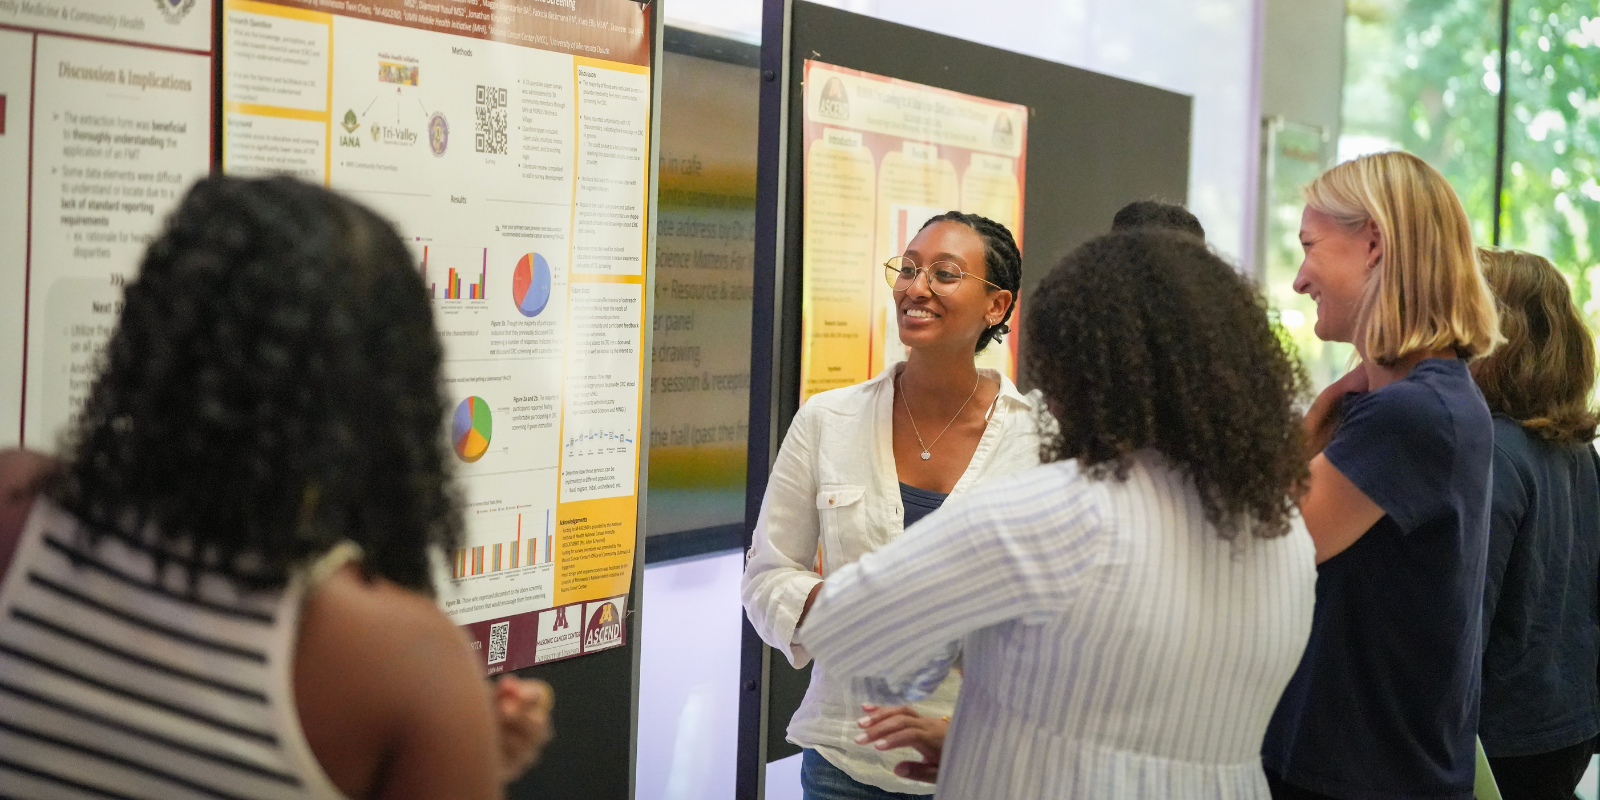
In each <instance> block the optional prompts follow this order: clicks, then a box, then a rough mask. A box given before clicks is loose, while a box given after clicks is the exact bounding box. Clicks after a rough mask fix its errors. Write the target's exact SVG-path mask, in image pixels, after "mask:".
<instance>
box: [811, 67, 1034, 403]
mask: <svg viewBox="0 0 1600 800" xmlns="http://www.w3.org/2000/svg"><path fill="white" fill-rule="evenodd" d="M1027 124H1028V108H1027V107H1026V106H1022V105H1016V104H1013V103H1003V102H999V101H995V100H989V99H985V98H981V97H974V96H972V95H966V94H960V93H958V92H951V91H947V90H944V89H938V88H935V87H932V86H924V85H922V84H916V83H911V82H908V81H901V80H896V79H893V78H886V77H882V76H879V75H872V74H870V73H866V72H861V71H858V70H851V69H845V68H842V67H836V66H833V65H831V64H824V63H822V62H820V61H807V62H806V75H805V105H804V128H805V204H804V209H803V211H802V243H803V244H802V257H801V271H802V274H803V279H802V282H801V344H800V399H801V401H802V402H804V401H805V400H806V399H807V398H809V397H811V395H814V394H816V393H818V392H822V391H827V390H828V389H836V388H839V387H841V386H850V385H852V384H856V383H860V382H861V381H864V380H867V379H869V378H871V377H873V376H874V375H876V374H878V372H879V371H881V370H883V369H884V368H885V367H887V366H890V365H892V364H894V363H896V362H899V361H903V360H904V359H905V347H904V346H903V345H902V344H901V343H900V340H899V336H898V334H897V332H896V328H895V326H894V324H893V322H892V321H893V319H894V315H893V302H894V299H893V296H892V292H891V291H890V289H889V287H888V286H887V285H886V284H885V283H884V281H883V268H882V264H883V262H884V261H886V260H888V259H889V258H891V257H893V256H897V255H900V254H901V253H902V252H903V251H904V250H905V247H906V244H907V243H908V242H910V240H911V238H912V237H914V236H916V234H917V231H918V230H920V229H921V227H922V225H923V223H924V222H926V221H927V220H928V219H929V218H931V217H933V216H935V215H937V214H942V213H944V212H946V211H952V210H958V211H965V212H968V213H972V214H980V215H982V216H985V217H989V218H990V219H993V220H995V221H996V222H999V223H1001V224H1003V225H1005V226H1006V227H1007V228H1009V229H1010V230H1011V232H1012V234H1013V235H1014V236H1015V237H1016V239H1017V244H1018V246H1021V244H1022V201H1023V177H1024V168H1025V164H1026V155H1027V146H1026V145H1027ZM1014 341H1015V340H1013V341H1012V344H1011V346H1001V347H991V348H989V349H987V350H986V351H984V353H982V354H981V355H980V356H979V362H980V366H984V367H993V368H996V369H999V370H1001V371H1003V372H1005V373H1006V374H1007V375H1011V376H1013V377H1015V368H1014V362H1015V357H1014V356H1015V350H1014Z"/></svg>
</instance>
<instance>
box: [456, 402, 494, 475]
mask: <svg viewBox="0 0 1600 800" xmlns="http://www.w3.org/2000/svg"><path fill="white" fill-rule="evenodd" d="M493 434H494V420H493V419H492V418H491V417H490V416H489V404H488V403H487V402H485V401H484V399H483V398H481V397H468V398H467V399H465V400H462V401H461V404H460V405H458V406H456V413H455V418H454V420H453V421H452V422H451V424H450V444H451V446H452V447H454V448H455V451H456V456H457V457H458V458H460V459H461V460H462V461H465V462H467V463H468V464H471V463H472V462H474V461H477V460H478V459H480V458H483V454H484V453H487V452H489V439H490V438H491V437H492V436H493Z"/></svg>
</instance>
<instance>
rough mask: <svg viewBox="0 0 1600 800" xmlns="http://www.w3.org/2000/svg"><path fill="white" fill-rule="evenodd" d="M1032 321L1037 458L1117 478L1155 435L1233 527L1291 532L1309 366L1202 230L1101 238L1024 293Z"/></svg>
mask: <svg viewBox="0 0 1600 800" xmlns="http://www.w3.org/2000/svg"><path fill="white" fill-rule="evenodd" d="M1025 326H1026V333H1027V336H1028V339H1027V347H1026V348H1025V350H1024V353H1025V354H1026V355H1025V359H1024V367H1025V369H1026V371H1027V375H1028V377H1029V378H1030V379H1031V380H1032V381H1033V384H1034V386H1036V387H1037V388H1038V389H1039V390H1040V391H1041V392H1042V393H1043V395H1044V399H1045V401H1046V402H1045V406H1046V407H1047V408H1048V409H1049V413H1052V414H1053V415H1054V416H1055V417H1056V419H1055V420H1049V419H1045V420H1041V422H1042V423H1044V424H1041V426H1040V430H1041V431H1043V432H1044V433H1043V434H1042V435H1043V437H1044V444H1043V447H1042V450H1041V454H1040V457H1041V460H1043V461H1046V462H1050V461H1061V460H1065V459H1077V460H1078V462H1079V463H1080V465H1081V466H1082V467H1084V470H1085V472H1086V473H1087V474H1089V475H1092V476H1094V477H1096V478H1102V479H1103V478H1105V477H1107V476H1108V475H1113V474H1114V475H1115V476H1116V477H1117V478H1118V479H1122V478H1125V477H1126V474H1127V466H1128V461H1127V457H1128V456H1129V455H1131V454H1132V453H1133V452H1134V451H1136V450H1141V449H1145V448H1151V449H1154V450H1156V451H1158V452H1160V453H1162V454H1163V455H1164V456H1165V457H1166V458H1167V459H1168V460H1169V461H1170V462H1172V463H1173V464H1174V465H1177V466H1179V467H1181V468H1183V469H1184V470H1186V471H1187V472H1188V474H1189V475H1190V476H1191V477H1192V479H1193V480H1194V483H1195V487H1196V489H1197V490H1198V492H1199V495H1200V501H1201V503H1202V506H1203V507H1204V509H1205V514H1206V518H1207V519H1208V520H1209V521H1210V522H1211V523H1212V525H1213V526H1215V527H1216V529H1217V531H1218V532H1219V534H1220V535H1222V536H1223V537H1224V538H1228V539H1231V538H1234V536H1235V535H1236V534H1235V533H1234V531H1236V530H1237V528H1238V527H1240V526H1245V527H1248V528H1249V529H1250V530H1251V531H1252V532H1253V535H1254V536H1256V537H1258V538H1263V539H1265V538H1272V537H1275V536H1281V535H1283V534H1284V533H1287V532H1288V530H1289V521H1290V519H1291V517H1292V514H1293V513H1294V507H1295V501H1296V498H1297V497H1298V495H1299V494H1300V492H1301V491H1302V489H1303V487H1304V485H1305V482H1306V480H1307V478H1308V475H1309V467H1308V464H1307V460H1306V455H1305V449H1304V447H1305V443H1304V434H1303V433H1302V430H1301V424H1300V420H1299V417H1298V415H1297V414H1296V413H1295V410H1294V403H1295V401H1296V400H1297V399H1299V398H1301V397H1303V396H1304V393H1305V390H1306V376H1305V371H1304V369H1303V368H1302V367H1301V366H1300V363H1299V360H1298V359H1297V358H1296V357H1295V355H1294V353H1293V351H1292V347H1293V346H1292V345H1291V344H1289V343H1288V342H1289V340H1288V337H1287V336H1286V335H1285V334H1284V332H1283V331H1282V329H1281V328H1280V326H1279V325H1277V324H1276V323H1275V322H1273V321H1272V320H1271V318H1269V316H1268V313H1267V308H1266V304H1265V301H1264V300H1263V299H1262V297H1261V294H1260V293H1259V292H1258V291H1257V290H1256V289H1255V288H1254V287H1253V286H1252V285H1251V284H1250V283H1249V282H1248V281H1247V280H1246V279H1245V278H1244V277H1243V276H1241V275H1239V274H1238V273H1237V272H1235V271H1234V270H1233V269H1232V268H1231V267H1229V266H1228V264H1227V263H1225V262H1224V261H1223V260H1222V259H1221V258H1219V257H1217V256H1216V255H1215V254H1213V253H1212V252H1211V251H1210V250H1208V249H1207V248H1206V246H1205V244H1204V243H1202V242H1201V241H1200V240H1198V239H1196V238H1194V237H1193V236H1189V235H1187V234H1182V233H1176V232H1172V231H1164V230H1157V229H1150V228H1145V229H1140V230H1135V231H1130V232H1126V233H1112V234H1108V235H1105V236H1101V237H1099V238H1096V239H1093V240H1091V241H1089V242H1088V243H1086V244H1084V245H1082V246H1081V247H1079V248H1078V249H1076V250H1074V251H1073V252H1072V253H1070V254H1068V255H1067V257H1066V258H1065V259H1063V260H1062V262H1061V263H1060V264H1059V265H1057V266H1056V267H1055V269H1054V270H1052V271H1051V272H1050V274H1049V275H1047V276H1046V277H1045V278H1044V280H1043V281H1041V282H1040V284H1039V287H1038V288H1037V289H1036V290H1035V291H1034V292H1033V293H1032V294H1031V295H1030V296H1029V306H1028V317H1027V320H1026V322H1025ZM1053 423H1058V424H1053Z"/></svg>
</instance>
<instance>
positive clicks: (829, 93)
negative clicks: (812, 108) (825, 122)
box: [817, 78, 850, 119]
mask: <svg viewBox="0 0 1600 800" xmlns="http://www.w3.org/2000/svg"><path fill="white" fill-rule="evenodd" d="M817 114H818V115H819V116H823V117H832V118H833V119H849V118H850V95H848V94H846V93H845V90H844V81H841V80H839V79H838V78H829V79H828V82H827V83H825V84H823V85H822V99H820V100H818V101H817Z"/></svg>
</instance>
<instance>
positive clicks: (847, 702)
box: [740, 365, 1039, 794]
mask: <svg viewBox="0 0 1600 800" xmlns="http://www.w3.org/2000/svg"><path fill="white" fill-rule="evenodd" d="M899 369H901V367H899V366H898V365H897V366H895V367H890V368H888V369H885V370H884V371H883V372H881V373H879V375H878V377H876V378H873V379H872V380H869V381H867V382H865V383H860V384H857V385H855V386H849V387H845V388H842V389H834V390H831V391H827V392H823V393H821V394H818V395H816V396H814V397H812V398H811V399H810V400H808V401H807V402H806V404H805V405H804V406H801V408H800V412H799V413H798V414H796V415H795V418H794V421H793V422H792V423H791V424H790V426H789V433H788V435H787V436H786V437H785V438H784V441H783V447H782V449H780V450H779V451H778V459H777V462H776V463H775V464H773V467H772V474H771V477H770V479H769V480H768V482H767V493H766V497H765V498H763V500H762V503H761V518H760V521H759V522H757V523H756V529H755V534H754V544H753V545H752V546H751V548H750V554H749V559H748V561H747V562H746V565H745V571H744V580H743V581H742V583H741V586H740V594H741V596H742V599H743V601H744V608H745V613H747V614H748V615H749V616H750V624H751V625H753V626H755V629H756V632H757V633H759V634H760V635H761V638H762V640H764V641H765V642H766V643H767V644H769V645H771V646H773V647H774V648H777V649H778V650H780V651H782V653H783V654H784V655H785V656H786V657H788V659H789V663H791V664H793V665H794V666H795V667H797V668H798V667H803V666H805V665H806V664H807V663H808V662H809V661H810V660H811V657H810V655H808V654H807V653H806V651H805V648H803V647H801V646H800V645H799V644H797V643H795V641H794V638H795V622H796V621H797V620H798V619H799V617H800V612H801V610H802V609H803V608H804V607H805V602H806V596H807V595H808V594H810V593H811V588H812V587H813V586H816V585H817V584H818V583H819V582H821V581H822V579H823V577H824V576H826V575H829V574H831V573H832V572H833V571H834V570H837V569H839V568H841V567H843V566H845V565H847V564H850V563H852V562H854V561H855V560H856V559H858V558H860V557H861V556H862V555H864V554H866V553H870V552H872V551H874V550H877V549H879V548H881V547H883V546H884V545H886V544H888V543H889V542H891V541H894V540H895V539H896V538H897V537H899V536H900V534H901V533H902V532H903V531H904V519H905V509H904V507H902V505H901V503H900V481H899V473H898V471H897V470H896V468H895V462H894V402H895V399H894V376H895V375H896V374H898V371H899ZM983 372H984V374H985V375H986V376H987V377H988V378H990V379H991V380H998V381H999V382H1000V393H999V395H998V396H997V397H996V398H995V402H994V405H993V406H992V407H991V408H990V409H989V423H988V426H987V427H986V428H985V429H984V432H983V437H982V438H981V439H980V440H979V441H978V448H977V450H976V451H975V452H974V453H973V454H972V461H971V462H969V463H968V464H967V469H966V471H965V472H963V473H962V475H961V478H960V480H958V481H957V482H956V485H955V488H954V489H952V490H951V492H950V495H951V497H955V496H958V495H961V494H963V493H965V492H967V491H969V490H970V489H972V487H973V486H975V485H977V484H978V482H979V481H983V480H986V479H990V478H994V477H998V476H1002V475H1009V474H1012V473H1016V472H1020V471H1022V470H1025V469H1028V468H1030V467H1033V466H1035V465H1037V464H1038V463H1039V437H1038V435H1037V433H1036V432H1035V423H1034V417H1033V414H1034V404H1035V402H1036V401H1035V400H1033V399H1031V398H1030V397H1024V396H1023V395H1022V394H1021V393H1019V392H1018V391H1017V387H1016V386H1015V385H1014V384H1013V383H1012V382H1011V381H1010V379H1008V378H1006V377H1005V376H1004V375H1001V374H999V373H997V372H994V371H991V370H984V371H983ZM960 685H961V679H960V677H959V676H958V675H955V674H951V675H950V676H949V677H948V678H946V679H945V681H944V682H943V683H942V684H941V685H940V686H939V687H938V688H937V689H936V690H935V691H934V692H933V693H932V694H931V695H930V696H928V697H927V698H926V699H924V700H922V701H921V702H918V703H916V704H914V705H915V708H916V709H917V711H918V713H920V714H923V715H924V716H933V717H944V716H949V715H950V714H951V712H952V710H953V708H954V705H955V698H956V692H957V690H958V689H959V688H960ZM864 702H868V698H867V697H865V696H864V695H861V694H859V693H857V692H855V691H853V690H852V688H851V685H850V681H849V679H848V678H843V679H835V678H833V677H830V676H829V675H828V674H827V671H826V670H824V669H823V668H822V666H821V665H818V666H816V667H815V668H813V669H812V672H811V685H810V687H809V688H808V689H807V690H806V696H805V700H804V701H802V702H801V704H800V708H799V710H798V711H796V712H795V714H794V717H793V718H792V719H791V720H790V721H789V729H788V738H789V741H791V742H793V743H795V744H797V745H799V746H801V747H806V748H811V749H814V750H816V751H817V752H818V753H819V754H821V755H822V756H823V757H824V758H826V759H827V760H828V761H829V762H830V763H832V764H833V765H834V766H836V767H838V768H840V769H842V770H844V772H845V773H846V774H848V775H849V776H850V777H852V778H854V779H856V780H857V781H859V782H861V783H865V784H868V785H871V786H877V787H879V788H882V789H887V790H890V791H894V792H905V793H911V794H929V793H931V792H932V791H933V787H932V786H931V785H930V784H926V783H919V782H916V781H908V780H906V779H904V778H901V777H899V776H897V775H895V774H894V765H895V764H897V763H899V762H901V761H915V760H919V759H920V756H918V755H917V753H916V751H914V750H911V749H909V748H904V749H899V750H890V751H887V752H879V751H878V750H876V749H874V748H873V747H872V746H871V745H870V744H865V745H864V744H856V743H855V741H854V740H855V737H856V736H857V735H858V734H860V733H861V728H860V727H859V726H858V725H856V720H857V719H859V718H860V717H861V715H862V711H861V704H862V703H864Z"/></svg>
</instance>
